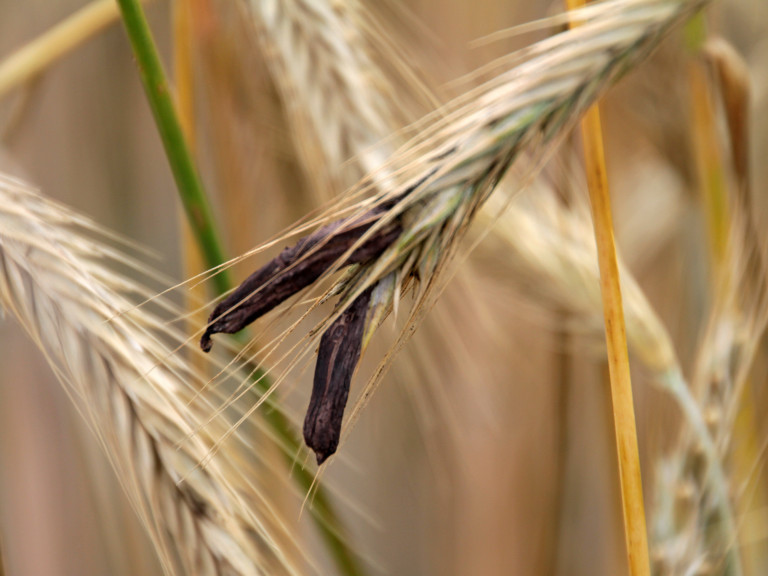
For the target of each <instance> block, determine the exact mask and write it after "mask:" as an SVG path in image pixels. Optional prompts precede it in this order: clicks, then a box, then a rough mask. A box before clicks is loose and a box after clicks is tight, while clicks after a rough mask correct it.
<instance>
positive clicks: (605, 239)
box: [567, 0, 651, 576]
mask: <svg viewBox="0 0 768 576" xmlns="http://www.w3.org/2000/svg"><path fill="white" fill-rule="evenodd" d="M567 3H568V8H569V9H571V10H573V9H576V8H579V7H581V6H584V4H585V2H584V0H567ZM581 130H582V139H583V142H584V162H585V165H586V171H587V184H588V186H589V199H590V204H591V206H592V220H593V222H594V226H595V242H596V244H597V260H598V266H599V268H600V292H601V294H602V297H603V312H604V315H605V339H606V345H607V348H608V369H609V372H610V376H611V401H612V403H613V418H614V426H615V429H616V447H617V450H618V460H619V481H620V482H621V501H622V504H623V510H624V537H625V540H626V545H627V558H628V561H629V573H630V574H631V575H632V576H649V575H650V573H651V567H650V557H649V553H648V532H647V530H646V525H645V506H644V504H643V481H642V477H641V474H640V453H639V450H638V446H637V426H636V424H635V409H634V405H633V400H632V381H631V379H630V374H629V353H628V351H627V335H626V329H625V326H624V309H623V307H622V303H621V286H620V281H619V266H618V261H617V259H616V246H615V242H614V238H613V221H612V216H611V202H610V195H609V192H608V176H607V174H606V170H605V153H604V148H603V136H602V127H601V125H600V111H599V109H598V107H597V105H594V106H593V107H592V108H590V109H589V110H588V111H587V113H586V114H585V116H584V119H583V120H582V124H581Z"/></svg>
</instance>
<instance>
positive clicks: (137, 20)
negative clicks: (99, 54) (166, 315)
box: [118, 0, 232, 294]
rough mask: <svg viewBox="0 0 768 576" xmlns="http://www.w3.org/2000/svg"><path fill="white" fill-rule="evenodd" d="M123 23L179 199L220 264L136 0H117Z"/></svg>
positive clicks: (219, 287) (209, 257)
mask: <svg viewBox="0 0 768 576" xmlns="http://www.w3.org/2000/svg"><path fill="white" fill-rule="evenodd" d="M118 4H119V5H120V11H121V12H122V15H123V23H124V24H125V29H126V31H127V32H128V38H129V39H130V41H131V46H132V48H133V54H134V56H135V57H136V62H137V63H138V66H139V73H140V74H141V81H142V84H143V85H144V90H145V92H146V94H147V100H149V106H150V108H151V109H152V115H153V116H154V117H155V123H156V124H157V129H158V130H159V132H160V138H161V139H162V141H163V147H164V148H165V153H166V155H167V156H168V162H169V163H170V165H171V171H172V172H173V178H174V180H175V181H176V187H177V188H178V190H179V195H180V196H181V202H182V204H183V205H184V210H185V211H186V213H187V218H189V222H190V224H191V225H192V229H193V230H194V233H195V236H196V238H197V242H198V244H199V245H200V250H201V251H202V253H203V257H204V258H205V261H206V264H207V265H208V267H209V268H215V267H216V266H220V265H221V264H223V263H224V262H226V259H225V258H224V250H223V249H222V247H221V242H219V235H218V233H217V232H216V225H215V223H214V220H213V210H212V209H211V205H210V203H209V202H208V197H207V196H206V195H205V191H204V190H203V185H202V184H201V182H200V179H199V177H198V175H197V172H196V170H195V165H194V163H193V162H192V156H191V155H190V153H189V149H188V147H187V144H186V141H185V140H184V134H183V132H182V130H181V124H180V122H179V120H178V116H177V115H176V110H175V108H174V104H173V98H172V95H171V90H170V86H169V84H168V81H167V80H166V77H165V72H164V71H163V66H162V64H161V63H160V58H159V56H158V54H157V48H156V47H155V43H154V41H153V40H152V34H151V33H150V31H149V26H148V25H147V20H146V18H145V17H144V12H143V10H142V8H141V5H140V4H139V2H138V1H137V0H118ZM213 282H214V285H215V287H216V291H217V292H218V293H219V294H223V293H224V292H226V291H227V290H228V289H229V288H230V287H231V285H232V282H231V281H230V278H229V273H228V272H227V271H226V270H220V271H219V273H218V274H216V275H214V276H213Z"/></svg>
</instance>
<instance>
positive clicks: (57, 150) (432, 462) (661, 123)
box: [0, 0, 768, 576]
mask: <svg viewBox="0 0 768 576" xmlns="http://www.w3.org/2000/svg"><path fill="white" fill-rule="evenodd" d="M392 4H393V6H399V7H400V8H402V7H403V6H407V8H408V9H409V10H411V11H412V13H413V15H414V18H415V20H414V21H413V22H411V23H410V28H409V29H407V30H405V31H404V32H403V31H401V32H402V33H403V34H404V35H408V34H411V35H412V36H413V38H411V40H412V42H413V46H414V50H415V51H421V53H422V54H424V56H423V61H421V62H418V63H417V64H419V65H421V66H429V67H431V70H430V71H431V73H432V74H433V75H434V76H435V77H436V79H437V81H438V82H439V83H440V86H441V87H442V88H444V89H445V91H446V92H448V93H450V92H451V91H452V90H455V89H454V88H453V86H452V85H450V84H448V83H449V81H450V80H453V79H456V78H458V77H460V76H461V75H462V74H465V73H467V72H469V71H471V70H473V69H475V68H477V67H478V66H480V65H482V64H483V63H486V62H488V61H490V60H491V59H492V58H494V57H497V56H500V55H503V54H505V53H507V52H509V51H510V50H512V49H514V48H517V47H519V46H521V45H524V44H525V43H526V42H528V41H530V40H531V37H530V36H526V37H524V38H514V39H511V40H506V41H500V42H496V43H493V44H491V45H489V46H486V47H483V48H480V49H472V48H470V47H469V43H470V41H472V40H474V39H477V38H479V37H482V36H485V35H487V34H490V33H491V32H494V31H496V30H498V29H502V28H505V27H509V26H513V25H515V24H519V23H522V22H527V21H530V20H533V19H536V18H541V17H543V16H546V15H548V14H552V13H556V12H558V11H560V10H561V6H560V5H559V4H557V3H550V2H510V1H502V0H485V1H482V2H477V1H475V2H469V1H466V0H416V1H413V2H401V3H397V2H392ZM197 5H198V6H204V7H206V9H209V10H210V11H211V12H210V14H209V16H210V19H209V20H206V22H207V23H208V24H209V27H208V28H206V27H204V26H201V28H200V30H201V32H200V35H199V36H198V37H196V40H197V42H198V44H197V46H196V65H197V67H198V71H199V78H198V85H197V92H196V94H197V96H198V98H199V101H198V107H199V109H198V121H199V130H198V142H199V144H198V148H199V153H200V158H201V166H202V170H203V173H204V178H205V180H206V182H207V184H208V187H209V189H210V190H211V191H212V193H213V195H214V197H215V198H216V200H217V202H218V204H217V206H218V214H217V216H218V218H219V221H220V222H222V223H225V224H224V227H226V228H227V230H228V232H227V234H228V235H227V238H226V242H227V250H228V251H229V252H230V254H231V255H234V254H236V253H239V252H242V251H244V250H246V249H247V248H250V247H251V246H253V245H255V244H256V243H258V242H259V241H262V240H264V239H266V238H268V237H270V236H271V235H272V234H274V233H275V232H277V231H279V230H280V229H282V228H284V227H285V226H287V225H288V224H290V223H291V222H292V221H293V220H294V219H296V218H297V217H299V216H301V215H302V214H303V213H304V212H305V211H306V209H307V208H309V206H307V205H306V204H307V200H306V198H307V195H306V194H304V193H303V192H302V187H305V186H306V183H305V182H304V181H302V179H301V176H299V174H300V171H299V170H298V169H297V168H296V162H297V160H296V158H295V154H294V153H293V151H292V148H291V143H290V137H289V135H288V134H287V133H286V128H285V122H284V120H283V119H282V117H281V116H280V114H281V112H280V109H279V105H278V103H277V96H276V95H275V92H274V88H273V87H272V86H271V84H270V82H269V78H268V74H267V73H266V71H265V68H264V66H263V63H261V61H260V57H259V54H258V49H257V44H256V42H254V41H253V39H252V38H249V37H248V35H249V34H252V30H251V29H250V28H249V27H248V26H247V25H246V24H244V23H243V22H241V21H240V20H239V12H238V11H237V10H236V9H234V8H233V7H232V5H231V4H228V3H226V2H223V1H220V2H216V1H213V0H211V1H209V2H200V3H198V4H197ZM81 6H83V2H82V1H74V0H27V1H25V2H18V1H15V0H0V59H2V58H3V57H5V56H7V55H8V54H10V53H11V52H12V51H13V50H15V49H17V48H18V47H20V46H21V45H23V44H24V43H25V42H27V41H29V40H31V39H33V38H34V37H36V36H37V35H39V34H41V33H43V32H44V31H46V30H47V29H48V28H50V27H51V26H52V25H54V24H55V23H57V22H59V21H61V20H62V19H63V18H65V17H66V16H67V15H68V14H70V13H72V12H73V11H74V10H76V9H78V8H80V7H81ZM170 11H171V7H170V5H169V3H168V2H164V1H160V0H155V1H154V2H152V4H151V5H150V6H149V7H148V9H147V12H148V15H149V17H150V21H151V24H152V27H153V30H154V32H155V34H156V37H157V39H158V40H159V43H160V47H161V50H162V52H163V53H164V55H165V56H166V61H167V62H168V61H169V59H170V37H171V22H170ZM417 21H418V24H417V23H416V22H417ZM708 22H709V24H710V30H711V32H712V33H718V34H722V35H724V36H725V37H726V38H728V39H729V40H730V41H731V42H732V43H733V44H734V45H735V47H736V48H737V49H738V50H739V52H740V53H741V54H742V55H743V57H744V58H745V60H746V62H747V63H748V65H749V67H750V71H751V78H752V81H753V87H754V98H753V123H752V126H753V147H752V152H751V153H752V158H753V159H754V162H753V166H754V174H753V181H754V183H755V192H756V197H755V202H756V205H757V206H758V208H759V217H758V219H757V222H765V218H764V217H765V215H766V214H767V213H768V212H767V211H768V201H766V199H765V197H764V194H763V192H764V189H765V183H766V182H768V164H766V163H765V162H762V161H761V160H762V159H763V158H765V157H766V153H768V130H767V128H768V124H766V118H768V3H766V2H764V1H763V0H732V1H722V2H718V3H715V5H714V6H713V7H712V8H711V9H710V13H709V16H708ZM535 37H537V36H535V35H534V38H535ZM676 41H677V43H675V39H672V40H671V42H668V43H667V44H666V45H665V46H664V47H663V48H662V49H661V50H660V51H659V52H657V53H656V54H655V56H654V57H653V58H652V59H651V60H650V61H649V62H648V63H647V64H645V65H643V66H642V68H641V69H640V70H638V71H637V72H636V73H633V74H632V75H630V77H628V78H626V79H625V80H624V81H623V82H622V84H621V85H620V86H619V87H618V88H616V89H615V90H614V91H612V92H611V94H610V95H609V96H608V98H606V101H605V103H604V104H605V106H604V112H605V115H604V116H605V121H604V124H605V130H606V142H607V148H608V165H609V171H610V175H611V181H612V185H613V186H614V188H613V192H614V195H615V213H616V220H617V230H618V236H619V241H620V243H621V245H622V248H624V249H625V253H626V255H627V260H628V262H629V263H630V265H631V266H632V267H633V270H634V272H635V273H636V274H637V276H638V278H639V279H640V281H641V284H642V285H643V287H644V288H646V289H647V292H648V295H649V297H650V298H651V301H652V302H653V303H654V305H655V306H656V308H657V310H658V311H659V314H660V316H661V317H662V318H663V319H664V321H665V324H666V325H667V327H668V329H669V330H670V332H671V333H672V334H673V336H674V338H675V342H676V346H677V350H678V354H679V355H680V357H681V359H682V360H683V364H684V366H686V367H689V366H690V362H691V360H692V356H693V354H694V351H695V349H696V345H697V342H698V338H699V335H700V330H701V321H702V316H703V312H702V311H703V309H704V307H705V305H706V304H705V303H706V298H707V297H708V294H707V290H706V288H705V286H706V282H707V273H708V272H707V269H706V267H707V264H706V259H705V258H704V257H703V256H702V254H704V252H703V251H702V246H703V244H705V243H706V238H705V231H704V227H703V223H702V218H701V215H700V213H699V208H698V204H697V199H696V192H695V189H694V184H693V180H694V178H693V175H692V174H691V172H690V170H691V168H690V166H691V163H690V154H691V151H690V150H689V148H688V147H689V144H687V143H686V142H687V138H688V134H687V131H686V130H687V129H686V123H685V120H684V119H685V117H686V94H685V90H686V86H685V83H684V82H681V81H680V77H681V75H682V72H681V70H683V68H682V66H683V64H682V63H681V61H680V57H679V37H678V38H677V40H676ZM0 137H2V141H0V169H2V170H3V171H6V172H9V173H11V174H14V175H16V176H21V177H23V178H26V179H28V180H29V181H31V182H33V183H34V184H35V185H37V186H39V187H40V188H41V189H42V190H43V191H44V192H45V193H46V194H48V195H50V196H51V197H53V198H56V199H57V200H60V201H62V202H64V203H66V204H68V205H70V206H72V207H74V208H75V209H77V210H78V211H79V212H81V213H83V214H86V215H88V216H89V217H91V218H92V219H94V220H95V221H97V222H98V223H100V224H102V225H104V226H105V227H107V228H109V229H112V230H116V231H118V232H119V233H121V234H123V235H125V236H127V237H128V238H130V239H132V240H135V241H137V242H139V243H141V244H144V245H146V246H149V247H150V248H152V249H153V250H155V251H156V252H157V253H158V254H159V256H158V258H159V261H158V262H157V263H156V266H157V267H159V268H161V269H162V270H164V271H165V272H166V273H168V274H169V275H170V276H172V277H173V278H175V279H178V280H181V279H182V278H183V274H184V272H183V267H182V264H181V261H182V256H181V254H182V252H181V248H180V247H181V241H180V239H179V215H178V206H177V201H176V195H175V188H174V185H173V182H172V179H171V177H170V173H169V170H168V167H167V162H166V160H165V157H164V154H163V152H162V148H161V146H160V143H159V140H158V137H157V133H156V130H155V128H154V125H153V122H152V119H151V117H150V114H149V111H148V107H147V105H146V102H145V99H144V96H143V93H142V90H141V86H140V84H139V81H138V75H137V73H136V69H135V66H134V64H133V61H132V57H131V54H130V50H129V47H128V44H127V41H126V39H125V35H124V32H123V30H122V28H121V27H120V26H119V25H115V26H113V27H111V28H109V29H107V30H105V31H104V32H102V33H100V34H98V35H97V36H96V37H94V38H93V39H92V40H91V41H89V42H88V43H87V44H86V45H84V46H82V47H81V48H80V49H78V50H76V51H75V52H73V53H72V54H71V55H68V56H67V57H65V58H64V59H63V60H61V61H60V62H59V63H57V64H56V65H54V66H53V67H51V69H50V70H49V71H47V72H46V73H45V74H44V75H43V76H42V77H41V78H39V79H38V80H36V81H35V82H34V83H32V84H30V85H27V86H25V87H23V88H22V89H20V90H17V91H15V92H13V93H12V94H10V95H9V96H7V97H5V98H4V99H3V100H0ZM652 169H656V170H661V171H664V173H671V174H672V175H673V180H674V181H675V182H677V183H678V186H676V187H675V188H674V189H673V190H672V191H671V192H670V193H673V194H676V195H677V196H676V198H675V205H676V206H677V209H679V216H678V217H677V220H676V222H674V223H673V224H674V225H673V226H670V227H667V228H665V229H663V230H661V231H660V232H661V234H660V236H659V237H658V238H645V237H644V235H643V233H642V222H640V223H639V224H638V222H637V219H636V218H634V219H633V216H636V214H637V210H636V208H635V207H636V204H635V203H634V200H636V197H637V195H643V194H651V193H658V190H651V189H650V188H652V183H653V182H655V180H653V176H654V174H651V173H649V172H648V171H649V170H652ZM638 226H639V227H640V232H638V231H637V230H638ZM494 258H498V260H496V259H494ZM500 262H503V254H498V255H495V256H493V257H490V258H485V259H482V258H473V259H471V260H470V261H469V262H467V263H465V264H466V266H467V267H468V270H469V272H468V273H462V274H459V275H458V276H457V278H456V279H455V282H459V283H468V284H470V285H471V290H472V292H471V293H472V294H474V296H475V299H474V301H473V302H471V303H467V302H464V301H461V300H460V297H461V295H462V294H465V292H462V291H459V290H452V288H449V289H448V290H447V292H446V294H445V296H444V298H443V299H442V300H441V301H440V303H439V304H438V305H437V306H436V309H435V311H434V314H433V318H431V319H430V320H429V321H428V322H427V323H426V324H425V325H424V326H423V328H422V329H421V330H420V331H419V332H418V334H417V335H416V337H415V338H414V340H413V341H412V342H411V343H410V344H409V345H408V348H407V349H406V350H405V351H404V352H403V354H401V357H400V358H399V359H398V360H397V361H396V363H395V367H394V368H393V370H392V373H391V374H390V375H389V376H388V377H387V379H386V380H385V382H384V384H383V385H382V386H381V388H380V390H379V392H377V394H376V396H375V398H374V400H373V401H372V402H371V404H370V406H369V407H368V408H367V409H366V411H365V412H364V414H363V416H362V418H361V420H360V422H359V423H358V425H357V426H356V428H355V429H354V431H353V433H352V435H351V438H350V440H349V442H348V443H347V444H346V445H345V447H344V450H345V458H344V461H343V462H341V463H339V464H338V465H334V467H332V468H331V470H329V471H328V473H327V474H326V475H325V477H324V481H325V482H327V483H328V484H329V485H333V486H334V487H336V488H337V489H338V491H339V492H340V493H341V494H343V495H344V496H345V497H346V498H347V499H348V502H349V506H346V507H345V514H346V516H347V519H348V521H349V522H350V523H351V525H352V526H353V527H354V530H353V532H354V533H355V535H356V542H359V543H360V544H361V545H360V551H361V553H362V554H363V555H364V557H365V558H366V559H367V560H368V561H370V564H371V567H372V568H371V572H372V573H374V574H397V575H419V574H425V575H426V574H431V575H451V574H455V575H468V574H473V575H474V574H477V575H506V574H525V575H528V574H531V575H545V576H546V575H555V574H560V575H574V576H578V575H584V576H587V575H589V576H593V575H605V576H612V575H616V574H622V573H624V572H625V570H626V568H625V560H624V551H623V535H622V528H621V517H620V503H619V494H618V491H617V483H616V471H615V456H614V445H613V439H612V436H611V434H612V428H611V420H610V407H609V404H608V399H607V396H606V394H605V388H606V381H605V375H604V373H605V368H604V366H603V362H602V360H601V357H600V352H599V350H600V342H599V341H595V340H594V339H593V338H584V337H581V336H580V335H579V333H580V332H581V330H579V328H578V327H575V329H571V327H570V326H569V325H568V323H567V318H564V315H563V312H562V311H561V310H552V309H546V308H543V307H541V306H537V305H535V303H533V302H531V301H530V300H529V299H526V298H525V297H524V296H521V295H520V294H519V292H518V291H516V290H515V289H514V288H513V285H514V282H507V281H506V280H507V279H505V273H504V272H503V266H502V265H501V264H500ZM500 270H501V272H500ZM245 272H246V271H244V270H240V271H238V274H239V275H240V277H242V275H243V274H244V273H245ZM699 286H701V288H699ZM392 336H393V335H392V334H391V333H390V334H385V335H383V336H381V337H380V340H381V346H386V343H387V342H386V340H387V338H391V337H392ZM0 342H2V344H3V345H2V347H0V366H2V369H1V370H0V541H1V542H2V551H3V560H4V562H5V566H6V571H7V574H9V575H10V576H27V575H29V576H47V575H51V576H54V575H73V576H74V575H79V576H91V575H93V576H96V575H106V574H108V575H116V576H119V575H128V574H144V575H151V574H159V573H160V571H159V568H158V565H157V562H156V560H155V558H154V554H153V551H152V549H151V547H150V545H149V544H148V542H147V540H146V538H145V537H144V535H143V533H142V531H141V528H140V527H139V526H138V523H137V522H136V521H135V519H134V518H133V514H132V512H131V510H130V507H129V505H128V504H127V502H126V500H125V499H124V497H123V496H122V494H121V491H120V488H119V486H118V484H117V482H116V481H115V478H114V475H113V474H112V472H111V470H110V469H109V468H108V466H107V464H106V461H105V459H104V458H103V456H102V454H101V453H100V451H99V449H98V447H97V446H96V444H95V442H94V440H93V438H92V436H91V434H90V432H89V431H88V430H86V429H85V428H84V426H83V425H82V423H81V421H80V419H79V417H78V415H77V414H76V412H75V411H74V410H73V407H72V404H71V402H70V401H69V399H68V398H67V397H66V394H65V393H64V392H63V390H62V388H61V387H60V386H59V384H58V383H57V382H56V381H55V379H54V378H53V376H52V374H51V373H50V371H49V370H48V368H47V367H46V365H45V362H44V361H43V358H42V356H41V355H40V354H39V353H38V351H37V350H36V349H35V348H34V347H33V346H32V345H31V344H30V343H29V342H28V340H26V339H25V337H24V335H23V334H22V332H21V330H20V329H19V327H18V326H17V325H16V324H15V323H14V322H13V321H4V322H2V323H0ZM371 355H372V356H373V354H371ZM466 358H471V359H472V360H473V362H472V363H471V365H468V364H467V362H466V361H465V359H466ZM634 375H635V374H633V376H634ZM635 382H636V387H637V392H636V402H637V411H638V424H639V433H640V447H641V452H642V457H643V466H644V472H645V480H646V485H647V489H646V495H647V498H648V499H649V501H650V500H651V499H652V494H651V493H650V488H651V480H652V469H653V464H654V462H655V461H656V459H657V458H658V457H659V456H660V455H661V454H662V453H663V451H664V450H665V449H667V448H669V447H670V446H671V445H672V440H673V438H674V434H675V433H676V429H677V424H676V422H677V420H678V418H679V417H678V414H677V411H676V409H675V408H674V406H673V405H672V403H671V402H670V401H669V400H668V399H666V398H664V397H663V395H662V394H661V393H659V392H658V391H655V390H653V389H651V388H649V386H648V384H647V381H646V379H645V378H644V375H643V372H642V370H636V381H635ZM760 383H764V382H758V383H757V384H760ZM299 388H300V387H299V386H296V388H295V392H292V395H295V396H298V397H299V398H304V399H305V398H306V394H307V390H306V389H304V390H300V389H299ZM758 398H759V399H761V400H762V401H763V402H762V403H761V404H758V405H756V408H755V411H756V420H757V422H758V423H759V424H760V427H759V429H758V431H757V432H756V435H757V437H758V439H759V441H760V442H764V441H765V439H766V437H767V436H766V430H765V428H764V426H763V425H762V422H763V421H764V420H765V418H764V416H765V415H766V412H768V403H766V402H765V401H766V400H767V399H766V397H765V394H764V393H763V395H762V396H758ZM300 402H301V400H300V399H299V400H297V405H301V404H300ZM286 481H287V480H286ZM764 489H765V487H764V486H763V487H761V490H764ZM752 546H753V547H755V548H761V547H762V548H764V547H765V542H764V541H763V540H761V539H759V538H757V541H756V542H754V543H753V544H752ZM761 554H763V555H764V552H762V553H761ZM758 556H759V554H758ZM326 570H328V571H329V572H328V573H332V568H330V567H326ZM755 573H757V572H755Z"/></svg>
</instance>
